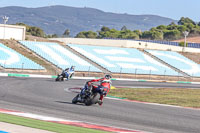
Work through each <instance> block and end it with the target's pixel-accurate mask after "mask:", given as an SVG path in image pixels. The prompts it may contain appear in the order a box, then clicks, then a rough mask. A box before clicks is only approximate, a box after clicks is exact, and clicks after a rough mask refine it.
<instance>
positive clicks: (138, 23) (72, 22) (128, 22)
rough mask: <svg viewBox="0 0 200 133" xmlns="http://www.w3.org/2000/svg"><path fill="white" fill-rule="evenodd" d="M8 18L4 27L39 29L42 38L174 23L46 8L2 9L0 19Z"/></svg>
mask: <svg viewBox="0 0 200 133" xmlns="http://www.w3.org/2000/svg"><path fill="white" fill-rule="evenodd" d="M5 15H6V16H8V17H9V20H8V24H16V23H19V22H22V23H25V24H28V25H31V26H37V27H40V28H41V29H43V30H44V31H45V33H46V34H55V33H56V34H58V35H62V34H63V33H64V31H65V30H66V29H69V30H70V35H71V36H74V35H76V34H77V33H79V32H81V31H89V30H92V31H95V32H96V31H97V30H100V29H101V27H102V26H106V27H109V28H114V29H117V30H120V29H121V28H122V27H123V26H126V27H127V28H128V29H131V30H142V31H144V30H149V29H150V28H152V27H156V26H158V25H168V24H170V23H171V22H177V21H176V20H173V19H170V18H165V17H161V16H156V15H130V14H116V13H110V12H103V11H101V10H97V9H93V8H86V7H85V8H75V7H68V6H48V7H40V8H25V7H16V6H10V7H2V8H0V17H3V16H5Z"/></svg>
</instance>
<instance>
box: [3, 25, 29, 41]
mask: <svg viewBox="0 0 200 133" xmlns="http://www.w3.org/2000/svg"><path fill="white" fill-rule="evenodd" d="M25 33H26V27H24V26H16V25H7V24H0V39H15V40H25Z"/></svg>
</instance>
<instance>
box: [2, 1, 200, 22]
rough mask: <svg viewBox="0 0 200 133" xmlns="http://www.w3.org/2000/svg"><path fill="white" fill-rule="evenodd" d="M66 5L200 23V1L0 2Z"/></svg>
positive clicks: (25, 4)
mask: <svg viewBox="0 0 200 133" xmlns="http://www.w3.org/2000/svg"><path fill="white" fill-rule="evenodd" d="M52 5H65V6H71V7H90V8H96V9H100V10H102V11H104V12H112V13H121V14H123V13H127V14H131V15H144V14H145V15H147V14H148V15H158V16H162V17H167V18H171V19H174V20H180V18H181V17H188V18H190V19H192V20H193V21H196V22H200V0H0V7H6V6H22V7H32V8H36V7H43V6H52Z"/></svg>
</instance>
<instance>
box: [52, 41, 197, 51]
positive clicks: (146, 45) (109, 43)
mask: <svg viewBox="0 0 200 133" xmlns="http://www.w3.org/2000/svg"><path fill="white" fill-rule="evenodd" d="M50 40H57V41H61V42H64V43H65V44H70V43H71V44H83V45H84V44H86V45H97V46H112V47H125V48H141V49H154V50H164V51H176V52H194V53H200V49H198V48H188V47H186V48H183V47H179V46H172V45H166V44H158V43H150V42H142V41H133V40H114V39H86V38H53V39H50Z"/></svg>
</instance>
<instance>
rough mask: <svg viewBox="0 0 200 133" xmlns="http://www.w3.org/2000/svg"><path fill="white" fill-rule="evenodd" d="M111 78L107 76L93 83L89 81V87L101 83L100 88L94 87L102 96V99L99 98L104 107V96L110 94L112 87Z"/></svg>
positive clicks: (94, 80)
mask: <svg viewBox="0 0 200 133" xmlns="http://www.w3.org/2000/svg"><path fill="white" fill-rule="evenodd" d="M111 78H112V77H111V76H110V75H108V74H107V75H105V77H104V78H101V79H93V80H91V81H88V82H87V83H88V85H90V84H91V83H92V82H100V85H98V86H95V85H93V86H92V87H93V91H96V92H98V93H99V94H100V98H99V101H98V103H99V105H102V104H103V98H104V96H106V95H107V93H108V92H109V90H110V87H111V83H112V82H111Z"/></svg>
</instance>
